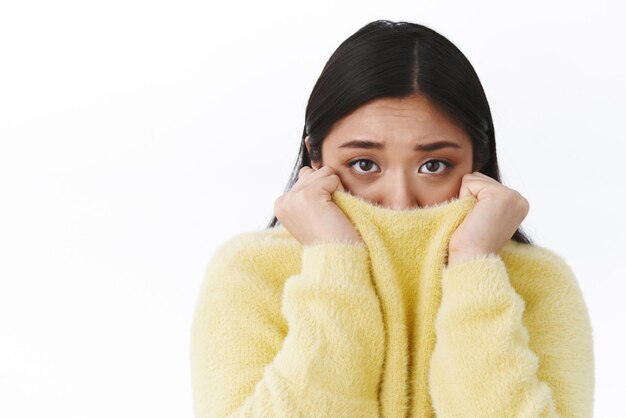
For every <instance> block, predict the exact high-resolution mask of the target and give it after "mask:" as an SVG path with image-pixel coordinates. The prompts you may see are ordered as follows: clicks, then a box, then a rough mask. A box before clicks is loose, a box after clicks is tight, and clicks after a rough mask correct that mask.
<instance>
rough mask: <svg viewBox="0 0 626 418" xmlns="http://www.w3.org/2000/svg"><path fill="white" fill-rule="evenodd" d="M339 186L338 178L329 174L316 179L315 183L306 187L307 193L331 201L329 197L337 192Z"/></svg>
mask: <svg viewBox="0 0 626 418" xmlns="http://www.w3.org/2000/svg"><path fill="white" fill-rule="evenodd" d="M339 184H341V180H340V179H339V176H338V175H336V174H331V175H329V176H325V177H321V178H318V179H317V180H316V181H314V182H312V183H311V184H309V186H308V187H307V189H308V191H309V192H312V193H314V194H315V195H316V196H318V197H323V198H324V200H326V201H328V200H331V198H330V195H331V194H332V193H333V192H334V191H335V190H337V187H338V186H339Z"/></svg>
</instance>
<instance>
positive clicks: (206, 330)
mask: <svg viewBox="0 0 626 418" xmlns="http://www.w3.org/2000/svg"><path fill="white" fill-rule="evenodd" d="M368 257H369V255H368V253H367V249H366V247H365V245H363V244H348V243H321V244H316V245H311V246H304V247H303V251H302V271H301V273H300V274H299V275H295V276H291V277H288V278H287V280H286V282H285V285H284V288H283V293H282V307H280V305H277V306H276V308H275V309H272V308H271V305H272V304H273V302H272V301H276V299H278V300H279V301H280V297H281V295H280V294H279V293H276V292H275V291H272V290H271V289H270V288H273V287H271V286H264V285H263V284H264V283H266V282H265V281H264V280H263V278H261V277H259V274H260V273H258V272H256V271H255V268H254V267H255V266H254V265H252V262H248V267H245V266H244V265H243V263H244V262H243V261H241V260H229V261H228V262H219V263H216V264H215V265H214V266H213V267H212V268H210V269H209V271H208V277H207V280H206V283H207V284H206V286H205V287H203V290H202V292H201V296H200V298H199V300H198V306H197V309H196V314H195V317H194V322H193V327H192V364H191V365H192V374H193V395H194V402H195V404H194V409H195V414H196V416H197V417H198V418H208V417H270V416H271V417H274V416H284V417H287V416H298V417H337V416H360V417H377V416H378V413H379V412H378V408H379V406H378V396H377V395H378V383H379V379H380V375H381V373H382V364H383V359H384V328H383V322H382V313H381V309H380V304H379V300H378V297H377V295H376V293H375V290H374V287H373V284H372V282H371V278H370V274H369V258H368ZM268 306H269V307H268ZM279 308H280V311H281V312H282V314H283V315H284V317H285V318H286V321H287V324H288V332H287V330H285V329H284V326H280V322H281V320H280V318H279V317H280V312H279ZM285 334H286V336H285Z"/></svg>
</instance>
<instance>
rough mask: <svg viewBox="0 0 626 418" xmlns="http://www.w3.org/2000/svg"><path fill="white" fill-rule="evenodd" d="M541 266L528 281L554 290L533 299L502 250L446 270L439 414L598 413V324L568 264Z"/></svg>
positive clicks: (435, 362)
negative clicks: (525, 295)
mask: <svg viewBox="0 0 626 418" xmlns="http://www.w3.org/2000/svg"><path fill="white" fill-rule="evenodd" d="M532 271H533V273H531V274H534V275H535V277H524V278H523V280H524V281H526V282H528V281H529V280H532V281H534V282H536V283H540V285H541V286H544V288H546V289H550V290H549V291H545V292H544V293H543V296H541V297H540V298H537V299H538V300H533V299H534V298H531V299H530V300H528V302H525V300H524V299H522V297H521V296H520V295H519V294H518V293H517V292H516V291H515V289H514V288H513V287H512V285H511V283H510V281H509V276H508V273H507V269H506V266H505V264H504V262H503V260H502V258H501V257H500V255H497V254H487V255H480V256H474V257H473V258H469V259H466V260H462V261H460V262H458V263H456V264H451V265H449V266H445V267H444V269H443V273H442V299H441V305H440V308H439V311H438V313H437V316H436V320H435V332H436V343H435V348H434V351H433V354H432V357H431V360H430V361H431V362H430V371H429V373H430V374H429V384H430V392H431V399H432V402H433V407H434V409H435V411H436V414H437V417H439V418H449V417H491V418H492V417H578V418H581V417H591V416H592V414H593V391H594V377H593V373H594V372H593V369H594V359H593V348H592V347H593V344H592V331H591V326H590V319H589V316H588V312H587V308H586V306H585V303H584V300H583V297H582V293H581V291H580V288H579V287H578V285H577V282H576V279H575V277H574V275H573V273H572V271H571V269H570V268H569V266H567V265H566V264H565V263H564V262H562V263H561V262H558V263H552V264H551V265H550V266H549V268H546V269H543V268H540V269H534V270H532ZM525 310H526V311H527V312H525ZM523 314H524V317H523V316H522V315H523ZM523 319H524V320H527V321H532V323H533V328H532V329H533V335H534V336H533V338H536V340H534V341H531V340H530V334H529V331H528V329H527V328H526V327H525V324H524V321H523ZM531 347H533V349H531Z"/></svg>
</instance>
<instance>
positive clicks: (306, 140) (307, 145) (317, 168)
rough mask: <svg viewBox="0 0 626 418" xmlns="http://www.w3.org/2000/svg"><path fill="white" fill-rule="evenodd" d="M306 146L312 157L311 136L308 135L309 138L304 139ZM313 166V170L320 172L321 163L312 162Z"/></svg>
mask: <svg viewBox="0 0 626 418" xmlns="http://www.w3.org/2000/svg"><path fill="white" fill-rule="evenodd" d="M304 145H306V150H307V152H308V153H309V155H311V144H309V135H307V136H306V137H305V138H304ZM311 166H312V168H313V169H315V170H319V169H320V165H319V163H318V162H316V161H311Z"/></svg>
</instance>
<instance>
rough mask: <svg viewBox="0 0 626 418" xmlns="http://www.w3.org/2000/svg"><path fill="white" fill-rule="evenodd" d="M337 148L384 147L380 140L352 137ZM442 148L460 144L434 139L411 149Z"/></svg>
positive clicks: (379, 148)
mask: <svg viewBox="0 0 626 418" xmlns="http://www.w3.org/2000/svg"><path fill="white" fill-rule="evenodd" d="M339 148H363V149H378V150H383V149H385V144H383V143H382V142H374V141H367V140H363V139H354V140H352V141H348V142H346V143H345V144H342V145H340V146H339ZM442 148H457V149H461V146H460V145H459V144H457V143H455V142H449V141H436V142H431V143H428V144H418V145H416V146H415V147H413V151H436V150H439V149H442Z"/></svg>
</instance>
